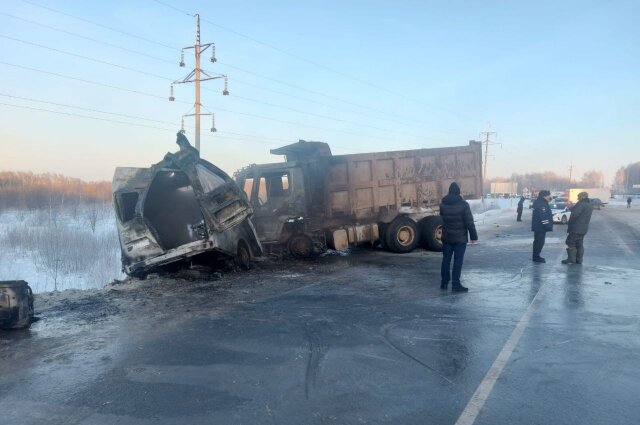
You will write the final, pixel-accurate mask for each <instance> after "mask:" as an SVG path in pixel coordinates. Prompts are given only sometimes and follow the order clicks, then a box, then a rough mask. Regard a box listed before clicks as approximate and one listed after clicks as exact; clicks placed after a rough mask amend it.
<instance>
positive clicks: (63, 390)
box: [0, 208, 640, 425]
mask: <svg viewBox="0 0 640 425" xmlns="http://www.w3.org/2000/svg"><path fill="white" fill-rule="evenodd" d="M527 213H529V214H530V212H525V216H524V220H525V221H524V222H522V223H516V222H515V214H514V219H513V220H511V219H508V220H507V219H506V218H504V219H498V221H497V222H494V221H491V220H489V219H487V221H486V222H485V223H478V226H479V228H480V229H481V230H480V238H481V241H480V243H479V244H478V245H476V246H469V247H468V249H467V255H466V257H465V265H464V269H463V283H464V284H465V285H467V286H468V287H469V288H470V292H469V293H467V294H452V293H451V292H445V291H441V290H440V289H439V266H440V260H441V256H440V255H439V254H437V253H430V252H424V251H419V252H415V253H412V254H409V255H394V254H390V253H387V252H383V251H379V250H375V251H372V250H358V251H356V252H354V253H353V254H352V255H349V256H347V257H339V256H335V257H333V256H329V257H324V258H318V259H315V260H313V261H310V262H294V263H277V264H275V265H274V264H260V265H258V267H257V268H256V269H254V270H252V271H250V272H248V273H238V274H232V275H229V276H225V277H224V278H223V279H222V280H220V281H216V282H208V281H202V280H198V281H195V282H189V281H171V282H167V281H163V280H158V281H154V280H150V281H145V282H138V283H137V284H134V285H118V286H114V287H111V288H109V289H106V290H104V291H99V292H91V293H86V295H84V294H83V295H81V296H79V297H77V298H74V299H72V300H70V301H68V302H62V303H60V302H57V303H52V304H51V305H49V304H46V303H45V304H46V305H45V306H44V307H41V308H40V317H41V320H40V321H39V322H37V323H35V324H34V325H33V326H32V329H31V330H30V331H28V332H4V333H1V334H0V417H1V418H2V420H0V423H2V424H4V423H7V424H10V423H14V424H114V423H119V424H151V423H153V424H268V425H273V424H460V425H462V424H473V423H475V424H486V425H489V424H549V423H552V424H608V423H615V424H635V423H637V422H638V418H640V403H639V396H638V394H640V368H638V358H640V357H639V353H640V320H639V312H640V309H639V308H638V305H639V300H640V262H639V261H638V260H639V258H640V256H639V255H638V253H639V252H640V231H639V230H638V229H640V210H634V209H631V210H627V209H624V208H605V209H603V210H602V211H594V215H593V219H592V223H591V229H590V233H589V234H588V235H587V237H586V239H585V251H586V252H585V258H584V261H585V264H584V265H582V266H577V265H574V266H566V265H562V264H561V263H560V260H561V259H562V258H564V238H565V236H566V234H565V233H564V232H565V231H566V227H564V226H561V225H556V226H554V228H555V231H554V232H553V233H551V234H549V235H548V237H547V244H546V246H545V247H544V249H543V256H544V257H546V259H547V263H546V264H534V263H532V262H531V242H532V234H531V232H530V223H529V217H530V216H529V215H527ZM37 303H38V300H36V310H39V307H38V305H37Z"/></svg>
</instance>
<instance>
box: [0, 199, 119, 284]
mask: <svg viewBox="0 0 640 425" xmlns="http://www.w3.org/2000/svg"><path fill="white" fill-rule="evenodd" d="M92 215H93V216H94V219H95V221H94V223H95V230H93V229H92V226H91V222H92V221H93V220H92V219H91V218H90V217H91V216H92ZM120 268H121V263H120V246H119V242H118V234H117V230H116V227H115V218H114V216H113V212H112V210H111V208H109V207H108V206H102V205H101V206H100V207H99V209H98V210H96V208H95V207H93V206H83V207H82V208H80V209H77V208H76V209H74V210H71V209H61V210H54V211H42V210H39V211H2V212H0V280H26V281H27V282H29V285H30V286H31V288H32V289H33V291H34V292H36V293H40V292H46V291H53V290H66V289H71V288H75V289H91V288H102V287H103V286H104V285H105V284H107V283H109V282H111V281H113V280H114V279H122V278H123V277H124V276H123V274H122V272H121V270H120Z"/></svg>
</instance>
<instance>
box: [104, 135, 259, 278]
mask: <svg viewBox="0 0 640 425" xmlns="http://www.w3.org/2000/svg"><path fill="white" fill-rule="evenodd" d="M189 148H190V147H189ZM113 198H114V206H115V209H116V222H117V227H118V234H119V237H120V246H121V250H122V265H123V271H124V272H125V273H127V274H129V275H144V274H145V273H147V272H149V271H150V270H152V269H154V268H157V267H160V266H163V265H166V264H169V263H173V262H176V261H180V260H183V259H187V258H190V257H194V256H197V255H200V254H205V253H217V254H220V256H223V257H236V256H237V255H238V252H239V249H241V247H244V248H246V249H247V250H248V251H249V253H250V255H251V256H259V255H262V246H261V244H260V242H259V240H258V237H257V234H256V231H255V228H254V227H253V223H252V222H251V216H252V214H253V209H252V208H251V205H250V204H249V202H248V200H247V199H246V197H245V195H244V193H243V192H242V191H241V189H240V188H239V187H238V186H237V185H236V183H235V182H234V181H233V180H232V179H231V178H230V177H229V176H228V175H227V174H226V173H224V171H222V170H220V169H219V168H218V167H216V166H215V165H213V164H211V163H209V162H207V161H205V160H203V159H201V158H199V155H198V153H197V151H195V149H193V148H190V149H182V148H181V150H180V151H178V152H176V153H168V154H167V155H166V156H165V157H164V159H163V160H162V161H161V162H159V163H158V164H155V165H153V166H152V167H151V168H129V167H119V168H117V169H116V171H115V174H114V178H113Z"/></svg>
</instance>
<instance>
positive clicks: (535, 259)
mask: <svg viewBox="0 0 640 425" xmlns="http://www.w3.org/2000/svg"><path fill="white" fill-rule="evenodd" d="M533 262H534V263H546V262H547V260H545V259H544V258H542V257H538V258H534V259H533Z"/></svg>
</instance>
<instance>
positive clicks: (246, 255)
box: [235, 241, 251, 270]
mask: <svg viewBox="0 0 640 425" xmlns="http://www.w3.org/2000/svg"><path fill="white" fill-rule="evenodd" d="M235 262H236V265H237V266H238V267H239V268H240V269H242V270H249V269H250V268H251V251H250V250H249V247H248V246H247V244H246V243H245V241H240V242H239V243H238V252H237V254H236V258H235Z"/></svg>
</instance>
